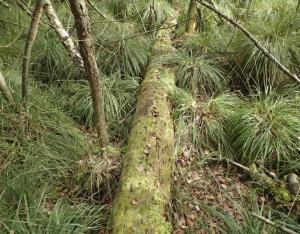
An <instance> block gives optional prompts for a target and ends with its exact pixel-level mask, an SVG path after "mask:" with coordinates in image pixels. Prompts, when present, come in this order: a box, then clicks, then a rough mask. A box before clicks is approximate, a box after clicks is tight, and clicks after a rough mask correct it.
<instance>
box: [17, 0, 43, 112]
mask: <svg viewBox="0 0 300 234" xmlns="http://www.w3.org/2000/svg"><path fill="white" fill-rule="evenodd" d="M42 13H43V0H39V1H38V2H37V5H36V7H35V9H34V11H33V14H32V19H31V23H30V28H29V32H28V36H27V40H26V45H25V51H24V57H23V69H22V99H23V101H24V104H25V107H26V108H27V102H28V76H29V65H30V58H31V50H32V46H33V43H34V41H35V38H36V35H37V31H38V27H39V23H40V20H41V16H42Z"/></svg>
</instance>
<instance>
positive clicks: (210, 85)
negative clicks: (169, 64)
mask: <svg viewBox="0 0 300 234" xmlns="http://www.w3.org/2000/svg"><path fill="white" fill-rule="evenodd" d="M177 63H178V68H177V75H176V82H177V84H178V86H179V87H182V88H187V89H189V90H191V91H193V92H195V93H198V94H199V95H204V96H205V95H210V94H212V93H214V92H216V91H218V90H220V89H221V88H222V86H223V83H224V79H223V74H222V71H221V70H220V68H219V66H218V65H217V63H216V61H215V60H213V59H209V58H208V57H206V56H203V55H200V53H197V52H196V51H194V50H190V51H182V52H180V53H179V55H178V60H177Z"/></svg>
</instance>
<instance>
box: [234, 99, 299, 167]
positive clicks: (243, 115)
mask: <svg viewBox="0 0 300 234" xmlns="http://www.w3.org/2000/svg"><path fill="white" fill-rule="evenodd" d="M298 116H299V108H298V106H297V105H296V103H295V101H294V100H293V99H292V98H288V97H285V98H283V97H272V96H267V97H261V98H258V99H257V100H254V101H252V102H250V103H249V104H248V105H245V106H244V107H243V108H241V109H240V110H239V111H238V112H237V113H236V114H235V115H234V116H233V117H232V119H231V127H230V128H228V130H229V131H230V132H231V133H230V135H231V138H232V146H233V148H234V149H235V152H236V157H237V159H238V160H239V161H241V162H243V163H245V164H251V163H253V162H258V161H260V163H262V164H263V165H264V166H266V167H268V168H271V169H278V170H279V172H287V171H290V170H292V169H293V168H294V169H297V170H299V165H300V164H299V134H300V132H299V131H300V128H299V126H300V121H299V117H298Z"/></svg>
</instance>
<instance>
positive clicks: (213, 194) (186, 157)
mask: <svg viewBox="0 0 300 234" xmlns="http://www.w3.org/2000/svg"><path fill="white" fill-rule="evenodd" d="M242 179H243V176H242V174H239V173H237V172H236V171H235V170H230V169H228V168H226V167H225V165H222V164H215V163H214V164H210V165H209V164H208V163H206V162H205V161H204V160H201V159H199V157H197V156H193V155H190V154H189V153H183V154H182V155H181V156H180V157H179V158H178V159H177V161H176V170H175V182H174V188H173V190H174V192H173V194H174V197H173V225H174V232H173V233H174V234H175V233H176V234H181V233H197V234H202V233H203V234H204V233H219V231H220V220H219V219H217V218H216V217H213V216H211V215H209V212H208V210H206V209H205V205H209V206H211V207H214V208H217V209H219V210H220V211H223V212H224V213H225V214H227V215H228V216H231V217H232V218H234V219H235V220H236V221H237V222H239V221H242V217H243V214H242V210H243V209H241V203H243V202H242V201H245V200H246V199H247V198H248V195H249V188H248V187H247V186H246V185H245V184H244V183H243V182H242Z"/></svg>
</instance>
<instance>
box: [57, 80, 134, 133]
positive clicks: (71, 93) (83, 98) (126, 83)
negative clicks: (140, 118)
mask: <svg viewBox="0 0 300 234" xmlns="http://www.w3.org/2000/svg"><path fill="white" fill-rule="evenodd" d="M102 81H103V96H104V110H105V117H106V119H107V123H108V124H109V125H110V127H112V128H113V127H114V126H115V125H118V122H119V121H121V119H122V118H124V117H125V116H126V115H127V114H128V113H129V112H130V111H132V109H133V108H134V105H135V100H136V95H137V91H138V88H139V78H137V77H126V78H125V79H122V78H120V77H119V76H118V75H117V74H115V75H112V76H109V77H108V76H105V77H103V80H102ZM60 90H62V91H63V92H64V93H65V94H66V95H65V97H64V98H62V105H63V106H64V109H65V110H66V111H67V112H69V113H70V115H71V116H73V117H74V118H75V119H78V120H80V121H82V122H83V123H85V125H87V126H89V127H91V126H92V125H93V108H92V99H91V95H90V88H89V86H88V83H87V81H81V82H80V83H79V82H76V83H75V82H68V83H66V84H65V85H64V86H62V87H61V88H59V89H58V90H56V91H55V92H58V93H59V92H61V91H60Z"/></svg>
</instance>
